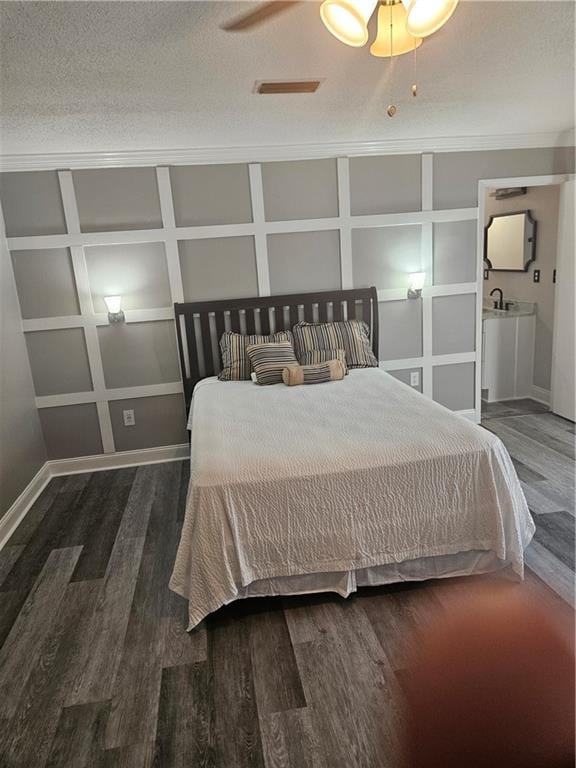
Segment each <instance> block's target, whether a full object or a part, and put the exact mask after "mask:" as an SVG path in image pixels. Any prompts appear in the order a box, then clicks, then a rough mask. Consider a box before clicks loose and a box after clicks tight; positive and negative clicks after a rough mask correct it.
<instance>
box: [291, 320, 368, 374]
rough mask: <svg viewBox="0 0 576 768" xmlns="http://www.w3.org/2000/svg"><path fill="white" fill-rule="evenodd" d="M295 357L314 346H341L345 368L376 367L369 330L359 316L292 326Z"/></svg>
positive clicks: (318, 347) (301, 361)
mask: <svg viewBox="0 0 576 768" xmlns="http://www.w3.org/2000/svg"><path fill="white" fill-rule="evenodd" d="M292 333H293V334H294V345H295V347H296V356H297V357H298V361H299V362H300V363H303V361H304V355H305V354H306V353H307V352H310V351H312V350H314V349H323V350H325V349H332V350H334V349H343V350H344V352H345V353H346V364H347V366H348V368H377V367H378V360H376V357H375V356H374V353H373V352H372V349H371V347H370V331H369V329H368V326H367V325H366V323H365V322H363V321H362V320H344V321H339V322H335V323H306V322H302V323H298V324H297V325H295V326H294V327H293V328H292Z"/></svg>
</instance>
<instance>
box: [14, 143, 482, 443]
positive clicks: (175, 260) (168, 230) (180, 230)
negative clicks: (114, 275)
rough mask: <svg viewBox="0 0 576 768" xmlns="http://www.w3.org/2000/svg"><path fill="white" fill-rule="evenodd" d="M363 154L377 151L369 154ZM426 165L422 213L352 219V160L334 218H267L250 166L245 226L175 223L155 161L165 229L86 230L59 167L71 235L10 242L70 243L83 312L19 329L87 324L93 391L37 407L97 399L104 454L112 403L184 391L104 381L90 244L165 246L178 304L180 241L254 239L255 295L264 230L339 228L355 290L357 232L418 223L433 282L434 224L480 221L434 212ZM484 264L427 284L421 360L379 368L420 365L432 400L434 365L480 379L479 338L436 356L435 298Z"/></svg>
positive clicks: (462, 287) (263, 265) (386, 297)
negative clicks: (470, 366)
mask: <svg viewBox="0 0 576 768" xmlns="http://www.w3.org/2000/svg"><path fill="white" fill-rule="evenodd" d="M364 154H376V153H370V152H366V153H364ZM421 163H422V165H421V185H422V190H421V191H422V210H419V211H413V212H407V213H390V214H371V215H358V216H352V215H351V213H350V208H351V205H350V179H349V161H348V158H347V157H339V158H337V178H338V206H339V215H338V216H337V217H331V218H324V219H303V220H295V221H294V220H289V221H271V222H267V221H266V220H265V211H264V198H263V187H262V172H261V165H260V163H250V164H249V166H248V168H249V180H250V196H251V203H252V218H253V221H252V222H250V223H244V224H221V225H210V226H197V227H177V226H176V223H175V216H174V203H173V196H172V187H171V180H170V169H169V167H167V166H156V176H157V182H158V192H159V197H160V209H161V214H162V223H163V226H162V228H161V229H146V230H127V231H119V232H87V233H82V232H80V222H79V215H78V208H77V203H76V197H75V193H74V183H73V177H72V173H71V171H70V170H64V171H59V172H58V178H59V181H60V188H61V194H62V201H63V206H64V211H65V218H66V223H67V230H68V231H67V234H63V235H45V236H44V235H35V236H25V237H13V238H9V239H8V246H9V248H10V250H34V249H50V248H55V247H68V248H70V251H71V256H72V263H73V271H74V277H75V281H76V288H77V292H78V301H79V306H80V313H81V314H80V315H75V316H65V317H50V318H36V319H29V320H23V321H22V328H23V331H25V332H30V331H40V330H57V329H65V328H76V327H82V328H83V329H84V333H85V339H86V346H87V350H88V357H89V363H90V372H91V375H92V382H93V388H94V389H93V391H92V392H81V393H72V394H63V395H52V396H45V397H37V398H36V403H37V406H38V407H39V408H49V407H56V406H63V405H74V404H78V403H96V405H97V410H98V418H99V424H100V430H101V435H102V444H103V449H104V452H105V453H114V451H115V448H114V439H113V435H112V428H111V421H110V412H109V407H108V403H109V401H111V400H118V399H127V398H135V397H154V396H158V395H165V394H176V393H180V392H182V385H181V383H180V382H171V383H167V384H158V385H152V386H144V387H138V386H135V387H127V388H123V389H109V388H107V387H106V386H105V381H104V374H103V367H102V359H101V355H100V348H99V344H98V338H97V333H96V328H97V326H102V325H107V324H108V318H107V315H106V314H103V313H95V312H94V309H93V305H92V296H91V291H90V285H89V278H88V271H87V267H86V259H85V254H84V248H85V247H87V246H91V245H111V244H134V243H150V242H161V243H163V244H164V247H165V254H166V260H167V267H168V276H169V284H170V292H171V298H172V302H180V301H183V300H184V291H183V283H182V274H181V269H180V256H179V251H178V241H179V240H191V239H194V240H195V239H210V238H216V237H218V238H220V237H241V236H246V235H248V236H252V237H254V241H255V250H256V268H257V278H258V293H259V295H261V296H268V295H270V277H269V267H268V249H267V235H269V234H283V233H291V232H314V231H324V230H338V232H339V235H340V258H341V281H342V288H343V289H346V288H351V287H353V272H352V229H355V228H358V229H361V228H379V227H396V226H404V225H406V226H409V225H421V228H422V240H421V242H422V265H423V269H424V270H425V271H426V273H427V275H428V279H430V276H431V275H432V265H433V225H434V223H438V222H451V221H467V220H477V219H478V209H477V208H464V209H454V210H432V189H433V156H432V155H431V154H429V153H426V154H421ZM112 165H114V164H112ZM127 165H129V164H127ZM481 267H482V262H481V260H480V262H479V265H478V273H477V282H476V283H463V284H448V285H442V286H434V285H426V286H425V288H424V289H423V291H422V299H421V300H422V302H423V312H422V323H423V350H422V352H423V355H422V357H421V358H414V359H409V360H393V361H383V362H382V363H381V367H382V368H384V370H399V369H401V368H409V367H419V368H422V378H423V381H422V387H423V393H424V394H425V395H426V396H428V397H430V398H431V397H432V370H433V366H434V365H446V364H450V363H460V362H475V363H476V373H477V377H478V376H479V369H480V366H479V365H478V363H477V357H478V350H479V349H480V348H481V347H480V344H478V343H477V348H476V351H474V352H470V353H464V354H460V355H440V356H435V357H434V356H433V355H432V298H433V297H435V296H450V295H456V294H463V293H475V294H479V287H480V286H481V284H482V283H481V278H482V269H481ZM400 299H406V292H405V291H404V290H399V289H381V290H379V291H378V300H379V301H382V302H384V301H397V300H400ZM480 305H481V302H480V301H477V306H478V307H479V306H480ZM125 314H126V322H127V323H140V322H148V321H150V322H152V321H157V320H170V319H172V318H173V311H172V307H159V308H150V309H140V310H128V311H126V313H125ZM477 330H478V329H477ZM480 332H481V327H480ZM475 402H476V410H477V420H478V419H479V397H478V396H477V397H476V401H475Z"/></svg>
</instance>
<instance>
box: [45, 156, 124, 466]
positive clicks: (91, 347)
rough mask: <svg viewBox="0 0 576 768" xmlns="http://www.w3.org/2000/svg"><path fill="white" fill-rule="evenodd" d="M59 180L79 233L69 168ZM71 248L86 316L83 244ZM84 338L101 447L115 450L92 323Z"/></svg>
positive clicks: (70, 225) (70, 224)
mask: <svg viewBox="0 0 576 768" xmlns="http://www.w3.org/2000/svg"><path fill="white" fill-rule="evenodd" d="M58 181H59V182H60V194H61V196H62V205H63V206H64V217H65V219H66V229H67V230H68V232H70V233H73V234H76V233H79V232H80V217H79V214H78V205H77V202H76V194H75V192H74V179H73V178H72V172H71V171H58ZM70 251H71V254H72V271H73V273H74V280H75V282H76V291H77V294H78V304H79V307H80V313H81V315H83V316H88V315H89V314H93V313H94V307H93V305H92V295H91V293H90V283H89V280H88V268H87V265H86V257H85V254H84V248H83V247H76V246H74V247H72V248H71V249H70ZM84 341H85V344H86V351H87V354H88V365H89V368H90V376H91V378H92V388H93V395H94V400H93V402H95V403H96V409H97V413H98V424H99V426H100V436H101V440H102V450H103V451H104V453H115V451H116V446H115V445H114V435H113V434H112V422H111V420H110V409H109V407H108V400H107V398H106V395H105V391H106V384H105V381H104V367H103V365H102V356H101V354H100V345H99V343H98V334H97V331H96V326H95V325H87V326H85V327H84ZM37 403H38V398H37ZM67 404H68V403H67Z"/></svg>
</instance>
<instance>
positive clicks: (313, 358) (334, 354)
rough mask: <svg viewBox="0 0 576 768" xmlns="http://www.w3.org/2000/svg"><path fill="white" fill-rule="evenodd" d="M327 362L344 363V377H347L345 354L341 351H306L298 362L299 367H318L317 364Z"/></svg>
mask: <svg viewBox="0 0 576 768" xmlns="http://www.w3.org/2000/svg"><path fill="white" fill-rule="evenodd" d="M329 360H341V361H342V362H343V363H344V369H345V372H346V375H348V366H347V365H346V352H345V351H344V350H343V349H307V350H306V351H305V352H303V354H302V356H301V358H300V360H299V362H300V365H318V364H319V363H327V362H328V361H329Z"/></svg>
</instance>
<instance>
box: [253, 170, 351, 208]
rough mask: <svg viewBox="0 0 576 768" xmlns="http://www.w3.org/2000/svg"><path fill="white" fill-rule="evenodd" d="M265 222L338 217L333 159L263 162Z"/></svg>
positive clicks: (336, 174) (335, 172) (335, 173)
mask: <svg viewBox="0 0 576 768" xmlns="http://www.w3.org/2000/svg"><path fill="white" fill-rule="evenodd" d="M262 186H263V190H264V211H265V214H266V220H267V221H288V220H291V219H322V218H330V217H332V216H338V173H337V168H336V160H333V159H330V160H302V161H296V162H294V161H292V162H284V163H263V165H262Z"/></svg>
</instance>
